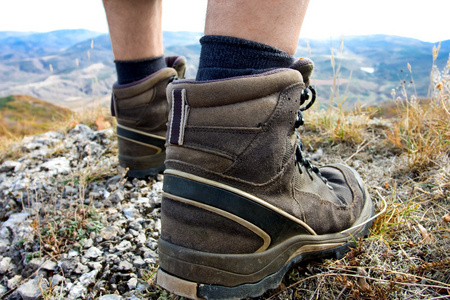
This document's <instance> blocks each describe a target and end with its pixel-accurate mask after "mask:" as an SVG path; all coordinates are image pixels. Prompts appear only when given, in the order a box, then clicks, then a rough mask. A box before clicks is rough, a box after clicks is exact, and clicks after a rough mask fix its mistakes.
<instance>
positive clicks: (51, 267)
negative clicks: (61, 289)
mask: <svg viewBox="0 0 450 300" xmlns="http://www.w3.org/2000/svg"><path fill="white" fill-rule="evenodd" d="M41 269H44V270H46V271H56V270H57V269H58V264H57V263H56V262H54V261H51V260H46V261H45V262H44V263H43V264H42V265H41Z"/></svg>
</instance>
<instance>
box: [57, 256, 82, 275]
mask: <svg viewBox="0 0 450 300" xmlns="http://www.w3.org/2000/svg"><path fill="white" fill-rule="evenodd" d="M77 264H78V262H77V261H76V260H75V259H73V258H63V259H61V260H60V261H59V262H58V265H59V266H60V267H61V269H62V270H63V272H64V274H70V273H72V272H73V270H75V268H76V267H77Z"/></svg>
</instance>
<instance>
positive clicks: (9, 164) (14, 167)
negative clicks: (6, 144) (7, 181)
mask: <svg viewBox="0 0 450 300" xmlns="http://www.w3.org/2000/svg"><path fill="white" fill-rule="evenodd" d="M21 166H22V164H21V163H20V162H17V161H12V160H7V161H5V162H4V163H2V165H1V166H0V173H2V172H10V171H15V172H17V171H18V170H19V169H20V167H21Z"/></svg>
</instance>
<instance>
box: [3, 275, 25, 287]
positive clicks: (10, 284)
mask: <svg viewBox="0 0 450 300" xmlns="http://www.w3.org/2000/svg"><path fill="white" fill-rule="evenodd" d="M21 281H22V276H20V275H16V276H14V277H13V278H11V279H10V280H8V283H7V284H6V286H7V287H8V289H10V290H12V289H15V288H17V287H18V286H19V285H20V282H21Z"/></svg>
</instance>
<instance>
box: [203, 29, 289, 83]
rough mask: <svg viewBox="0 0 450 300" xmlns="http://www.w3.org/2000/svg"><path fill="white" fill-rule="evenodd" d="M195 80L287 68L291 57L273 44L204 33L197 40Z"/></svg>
mask: <svg viewBox="0 0 450 300" xmlns="http://www.w3.org/2000/svg"><path fill="white" fill-rule="evenodd" d="M200 43H201V45H202V50H201V54H200V62H199V68H198V71H197V78H196V80H198V81H203V80H213V79H222V78H228V77H234V76H243V75H251V74H258V73H262V72H265V71H268V70H271V69H275V68H289V67H290V66H291V65H292V64H293V63H294V61H295V59H294V57H293V56H291V55H289V54H287V53H286V52H284V51H281V50H279V49H277V48H275V47H272V46H269V45H266V44H261V43H258V42H254V41H249V40H245V39H241V38H235V37H229V36H218V35H207V36H204V37H202V38H201V39H200Z"/></svg>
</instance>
